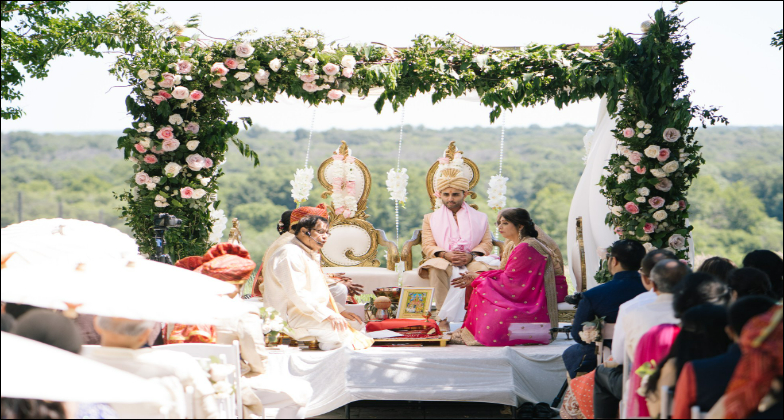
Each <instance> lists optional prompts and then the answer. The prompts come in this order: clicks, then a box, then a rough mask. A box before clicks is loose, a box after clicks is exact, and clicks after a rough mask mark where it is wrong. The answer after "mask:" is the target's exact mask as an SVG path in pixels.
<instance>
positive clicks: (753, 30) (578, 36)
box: [2, 1, 784, 132]
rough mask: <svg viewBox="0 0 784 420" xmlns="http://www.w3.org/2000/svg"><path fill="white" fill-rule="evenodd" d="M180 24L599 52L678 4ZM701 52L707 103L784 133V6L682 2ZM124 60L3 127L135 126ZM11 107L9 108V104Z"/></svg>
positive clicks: (700, 84)
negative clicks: (780, 41) (120, 73)
mask: <svg viewBox="0 0 784 420" xmlns="http://www.w3.org/2000/svg"><path fill="white" fill-rule="evenodd" d="M115 4H116V3H114V2H73V3H71V5H70V9H71V10H72V11H78V12H84V11H88V10H89V11H92V12H94V13H100V14H104V13H107V12H109V11H110V10H112V9H113V8H114V7H115ZM155 4H156V5H159V6H162V7H164V8H165V9H166V10H167V11H168V13H169V14H170V15H171V16H172V17H173V18H174V20H178V21H185V20H187V18H188V17H189V16H191V15H193V14H197V13H199V14H201V15H202V20H201V22H202V24H201V28H202V30H204V31H205V32H206V33H207V34H209V35H211V36H215V37H220V38H229V37H232V36H233V35H234V34H235V33H237V32H238V31H239V30H241V29H253V28H255V29H256V30H257V35H258V36H261V35H267V34H279V33H281V32H282V31H283V30H284V29H286V28H289V27H291V28H299V27H305V28H308V29H314V30H319V31H321V32H322V33H323V34H324V35H325V37H326V39H327V40H328V41H331V40H339V41H340V42H341V43H349V42H363V43H367V42H372V41H375V42H381V43H384V44H387V45H391V46H397V47H403V46H407V45H410V40H411V39H412V38H413V37H414V36H415V35H417V34H433V35H438V36H444V35H446V33H448V32H454V33H456V34H458V35H460V36H462V37H463V38H465V39H467V40H469V41H471V42H473V43H474V44H479V45H489V46H520V45H526V44H528V43H531V42H536V43H542V44H557V43H574V42H578V43H581V44H584V45H591V44H596V43H597V42H598V38H597V36H598V35H600V34H604V33H606V32H607V29H608V28H609V27H617V28H619V29H621V30H622V31H623V32H634V33H638V32H640V29H639V28H640V23H641V22H642V21H643V20H646V19H648V16H649V15H651V16H652V14H653V12H654V11H655V10H656V9H657V8H658V7H661V6H662V5H663V6H664V8H665V10H669V9H672V7H673V3H672V2H664V3H662V2H652V1H640V2H560V3H551V2H514V3H502V2H498V3H496V2H482V3H479V2H465V3H463V2H449V3H441V2H412V3H389V2H347V3H341V2H334V1H333V2H296V3H289V2H253V3H244V2H155ZM681 11H682V12H683V17H684V18H685V19H686V21H687V22H688V21H690V20H692V19H695V18H699V19H697V20H696V21H694V22H693V23H692V24H691V25H690V26H689V28H688V33H689V35H690V37H691V39H692V41H693V42H695V43H696V45H695V47H694V54H693V56H692V58H691V59H690V60H689V61H687V63H686V72H687V74H688V75H689V77H690V80H691V83H690V85H689V87H690V89H692V90H694V91H695V93H694V95H693V97H692V100H693V102H694V103H696V104H703V105H711V104H712V105H720V106H722V111H721V112H722V113H723V114H724V115H725V116H727V117H729V119H730V122H731V123H732V124H733V125H768V126H769V125H782V115H784V110H783V109H782V102H783V101H782V94H783V93H784V87H783V86H782V79H783V77H782V61H783V60H782V57H783V55H782V52H781V51H779V50H777V49H775V48H773V47H771V46H770V45H769V44H770V39H771V37H772V36H773V32H775V31H776V30H779V29H781V28H782V15H784V13H783V11H782V2H689V3H687V4H686V5H684V6H681ZM113 61H114V56H112V55H111V54H108V55H107V57H106V58H104V59H96V58H91V57H84V56H81V55H79V56H74V57H62V58H58V59H56V60H54V61H53V62H52V66H51V67H52V69H51V73H50V76H49V77H48V78H46V79H44V80H28V81H27V82H26V83H25V85H24V86H23V93H24V95H25V97H24V99H23V100H21V101H19V102H17V104H18V105H21V106H22V108H23V109H24V110H25V111H26V113H27V114H26V115H25V116H24V117H22V118H21V119H20V120H17V121H3V123H2V127H3V131H10V130H30V131H36V132H53V131H57V132H84V131H120V130H122V129H123V128H125V127H127V126H129V124H130V122H131V119H130V118H129V117H128V116H127V115H126V111H125V105H124V98H125V96H127V94H128V92H129V89H128V88H113V89H111V90H110V88H111V87H112V86H116V85H121V84H122V83H120V82H118V81H116V80H115V79H114V78H113V77H112V76H110V75H109V74H108V72H107V69H108V68H109V67H110V66H111V64H112V63H113ZM372 104H373V103H372V99H369V100H366V101H361V100H359V99H357V98H349V99H348V100H347V101H346V104H344V105H342V106H341V105H330V106H326V105H322V106H320V107H319V108H318V111H317V113H316V120H315V129H316V130H324V129H328V128H333V127H335V128H343V129H357V128H387V127H390V126H396V125H399V124H400V119H401V116H400V114H399V113H398V114H395V113H393V112H392V111H391V109H388V108H385V110H384V112H382V114H380V115H378V114H376V112H375V111H374V110H373V106H372ZM4 105H5V102H4ZM598 106H599V101H598V100H593V101H585V102H582V103H580V104H578V105H573V106H571V107H568V108H566V109H564V110H560V111H559V110H558V109H556V108H555V106H554V105H547V106H544V107H538V108H534V109H525V108H519V109H516V110H515V111H514V112H512V113H510V114H508V115H507V126H527V125H530V124H538V125H540V126H545V127H549V126H558V125H562V124H566V123H576V124H582V125H587V126H591V125H594V124H595V121H596V115H597V111H598ZM231 114H232V118H234V119H236V118H238V117H242V116H250V117H252V118H253V121H254V124H255V125H259V126H264V127H268V128H270V129H273V130H282V131H288V130H294V129H297V128H301V127H305V128H307V127H308V126H309V124H310V118H311V115H312V110H311V109H308V107H307V106H305V105H303V104H302V103H300V102H299V101H297V100H287V99H286V98H281V100H280V102H279V103H277V104H265V105H259V104H256V105H242V106H240V105H232V106H231ZM488 114H489V109H488V108H485V107H483V106H482V105H480V104H479V103H478V102H477V101H476V98H474V99H473V100H472V99H471V98H467V99H458V100H455V99H450V100H446V101H443V102H442V103H439V104H437V105H435V106H433V105H431V103H430V99H429V98H428V97H426V96H421V97H417V98H414V99H413V100H410V101H409V103H408V104H407V105H406V115H405V120H406V123H407V124H412V125H419V124H422V125H425V126H427V127H432V128H449V127H455V126H477V125H478V126H489V125H490V123H489V118H488Z"/></svg>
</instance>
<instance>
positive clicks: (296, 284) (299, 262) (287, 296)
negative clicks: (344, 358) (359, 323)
mask: <svg viewBox="0 0 784 420" xmlns="http://www.w3.org/2000/svg"><path fill="white" fill-rule="evenodd" d="M269 266H270V274H271V276H270V278H269V279H267V278H265V279H264V285H265V291H264V293H265V295H264V301H265V303H268V304H269V305H271V306H274V307H275V309H277V310H278V311H279V312H280V314H281V315H282V316H283V319H284V320H285V321H287V322H288V324H289V327H291V329H292V330H293V335H294V338H295V339H297V340H300V339H304V338H306V337H315V338H316V339H317V340H318V341H319V343H320V346H321V348H322V349H325V350H326V349H331V348H337V347H342V346H347V345H351V342H352V339H353V333H352V331H351V330H348V329H347V330H344V331H336V330H335V329H334V328H333V327H332V322H331V321H330V320H329V317H330V316H331V315H337V314H336V313H335V311H334V310H333V309H332V308H331V303H330V292H329V288H328V287H327V283H326V281H325V279H324V273H323V272H322V271H321V255H320V254H319V253H318V252H314V251H312V250H311V249H310V248H308V247H307V246H305V244H303V243H302V242H301V241H300V240H299V239H296V238H294V239H292V240H291V242H290V243H287V244H285V245H283V246H281V247H280V249H278V250H277V251H276V252H275V254H274V255H273V256H272V258H271V259H270V261H269ZM268 282H269V283H268ZM339 307H340V306H339Z"/></svg>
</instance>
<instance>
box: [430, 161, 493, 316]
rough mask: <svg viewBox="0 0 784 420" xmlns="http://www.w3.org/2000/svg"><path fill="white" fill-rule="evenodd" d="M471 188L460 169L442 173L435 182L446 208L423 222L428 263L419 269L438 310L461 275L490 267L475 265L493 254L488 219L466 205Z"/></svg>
mask: <svg viewBox="0 0 784 420" xmlns="http://www.w3.org/2000/svg"><path fill="white" fill-rule="evenodd" d="M468 186H469V182H468V178H466V177H465V176H463V174H462V172H461V171H460V170H459V169H455V168H449V169H445V170H443V171H442V172H441V174H440V176H439V177H438V179H437V180H436V189H437V190H438V194H439V197H440V199H441V202H442V203H443V204H442V206H441V207H440V208H439V209H438V210H436V211H435V212H433V213H430V214H426V215H425V218H424V220H423V222H422V252H423V253H424V254H425V258H426V259H425V260H424V262H423V263H422V265H420V266H419V276H420V277H422V278H423V279H429V280H430V286H431V287H433V288H434V289H435V290H434V295H435V303H436V308H438V309H441V308H442V307H443V305H444V300H446V295H447V293H448V292H449V285H450V281H451V280H453V279H455V278H457V277H458V272H459V271H468V272H472V273H476V272H481V271H485V270H487V269H488V266H487V264H484V263H481V262H479V261H474V257H477V256H482V255H489V254H490V252H492V250H493V240H492V236H491V234H490V226H489V225H488V223H487V215H485V214H484V213H481V212H479V211H477V210H474V209H473V208H472V207H470V206H469V205H468V204H466V203H465V196H466V193H467V192H468ZM456 270H457V271H456Z"/></svg>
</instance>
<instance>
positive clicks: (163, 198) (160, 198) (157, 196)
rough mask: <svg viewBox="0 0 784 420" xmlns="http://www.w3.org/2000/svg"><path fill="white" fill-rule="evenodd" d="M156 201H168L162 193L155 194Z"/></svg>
mask: <svg viewBox="0 0 784 420" xmlns="http://www.w3.org/2000/svg"><path fill="white" fill-rule="evenodd" d="M155 201H166V198H165V197H164V196H162V195H160V194H158V195H156V196H155Z"/></svg>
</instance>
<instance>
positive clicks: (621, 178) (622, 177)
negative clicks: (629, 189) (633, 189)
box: [618, 172, 632, 184]
mask: <svg viewBox="0 0 784 420" xmlns="http://www.w3.org/2000/svg"><path fill="white" fill-rule="evenodd" d="M630 179H632V174H630V173H628V172H624V173H622V174H620V175H618V183H619V184H623V183H624V182H626V181H628V180H630Z"/></svg>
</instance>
